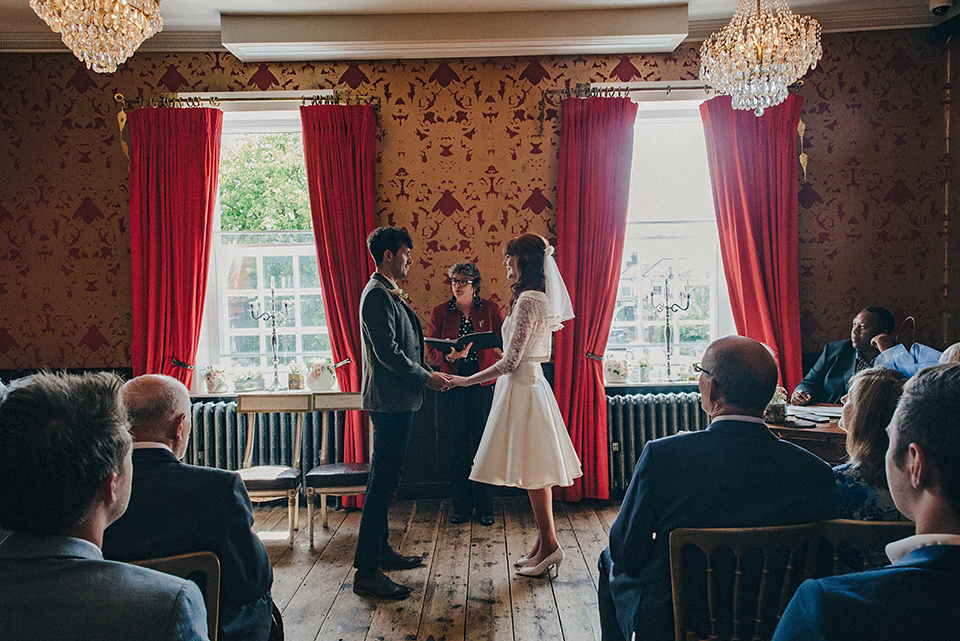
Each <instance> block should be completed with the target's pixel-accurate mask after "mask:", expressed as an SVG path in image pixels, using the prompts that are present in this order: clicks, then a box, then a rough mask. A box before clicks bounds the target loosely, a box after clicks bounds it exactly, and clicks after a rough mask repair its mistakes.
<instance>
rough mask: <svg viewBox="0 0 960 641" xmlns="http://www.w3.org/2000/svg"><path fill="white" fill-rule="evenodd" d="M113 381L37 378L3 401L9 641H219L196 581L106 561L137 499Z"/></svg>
mask: <svg viewBox="0 0 960 641" xmlns="http://www.w3.org/2000/svg"><path fill="white" fill-rule="evenodd" d="M120 385H121V381H120V379H119V378H117V377H116V376H114V375H113V374H89V375H86V376H70V375H54V374H47V373H44V374H37V375H35V376H29V377H27V378H22V379H19V380H17V381H14V382H13V384H11V385H10V386H9V387H7V388H6V389H4V390H2V391H0V528H2V529H4V530H6V531H8V532H12V534H10V536H9V537H8V538H7V539H6V540H5V541H3V543H2V544H0V640H2V641H14V640H17V641H20V640H22V639H30V641H45V640H48V639H49V640H51V641H52V640H54V639H56V640H60V639H84V640H87V641H100V640H102V641H107V640H113V639H137V640H138V641H173V640H178V641H191V640H197V639H206V638H207V616H206V611H205V609H204V605H203V597H202V596H201V595H200V590H199V589H198V588H197V586H196V585H195V584H194V583H192V582H191V581H186V580H184V579H179V578H177V577H173V576H170V575H167V574H162V573H160V572H155V571H153V570H148V569H146V568H141V567H137V566H133V565H128V564H126V563H117V562H116V561H104V560H103V555H102V554H101V552H100V547H101V543H102V539H103V531H104V529H105V528H106V527H107V526H108V525H110V524H111V523H112V522H114V521H115V520H116V519H117V518H119V517H120V515H121V514H123V511H124V509H125V508H126V507H127V501H128V499H129V497H130V479H131V477H132V475H133V469H132V466H131V462H130V434H129V433H128V432H127V427H128V425H127V414H126V411H125V410H124V408H123V404H122V402H121V399H120Z"/></svg>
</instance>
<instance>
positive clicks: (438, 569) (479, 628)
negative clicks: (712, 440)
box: [254, 497, 617, 641]
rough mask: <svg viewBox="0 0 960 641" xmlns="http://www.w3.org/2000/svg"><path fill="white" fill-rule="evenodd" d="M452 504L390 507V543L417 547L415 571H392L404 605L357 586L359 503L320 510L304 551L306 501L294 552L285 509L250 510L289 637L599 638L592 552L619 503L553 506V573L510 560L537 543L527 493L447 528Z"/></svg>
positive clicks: (387, 640)
mask: <svg viewBox="0 0 960 641" xmlns="http://www.w3.org/2000/svg"><path fill="white" fill-rule="evenodd" d="M450 514H451V507H450V502H449V501H448V500H437V499H430V500H418V501H397V502H395V503H394V504H393V505H391V507H390V517H389V526H390V543H391V545H393V546H394V547H395V548H396V549H397V550H399V551H400V552H401V553H402V554H423V555H424V557H425V558H424V564H423V565H422V566H421V567H419V568H414V569H412V570H405V571H394V572H390V576H391V578H393V579H394V580H395V581H398V582H401V583H404V584H405V585H407V586H409V587H410V589H411V595H410V597H409V598H407V599H405V600H403V601H377V600H375V599H370V598H361V597H359V596H357V595H356V594H354V593H353V553H354V550H355V548H356V544H357V531H358V529H359V527H360V511H359V510H355V509H353V510H334V511H331V512H330V513H329V520H330V527H329V528H326V529H324V528H322V527H320V523H319V520H320V514H319V510H317V511H316V513H315V515H314V518H315V519H316V522H315V533H314V540H315V547H314V549H312V550H311V549H310V542H309V531H308V524H307V518H306V508H305V507H302V508H301V512H300V529H299V530H298V531H297V533H296V536H295V537H294V547H293V548H289V547H287V545H286V534H287V530H286V528H287V509H286V505H285V504H284V505H281V504H280V503H274V504H264V505H259V506H256V507H254V530H255V531H256V532H257V533H258V534H259V535H260V536H261V538H262V540H263V541H264V544H265V545H266V547H267V552H268V555H269V556H270V561H271V563H272V564H273V568H274V585H273V597H274V601H275V602H276V603H277V605H278V607H280V609H281V610H282V612H283V620H284V630H285V633H286V638H287V639H288V640H290V641H379V640H383V641H536V640H540V639H542V640H547V639H549V640H555V639H562V640H563V641H597V640H599V639H600V625H599V616H598V614H597V593H596V582H597V569H596V563H597V557H598V555H599V554H600V552H601V551H602V550H603V548H604V547H606V544H607V536H608V532H609V528H610V525H611V524H612V523H613V520H614V519H615V518H616V515H617V506H616V505H615V504H608V503H603V502H599V501H594V502H589V501H585V502H583V503H559V502H558V503H556V504H555V505H554V514H555V516H556V522H557V538H558V540H559V541H560V544H561V545H562V546H563V549H564V552H565V559H564V562H563V564H562V565H561V567H560V571H559V575H558V576H557V577H556V578H548V577H546V576H543V577H539V578H528V577H522V576H518V575H517V574H516V573H515V571H514V568H513V560H514V559H515V558H517V557H518V556H521V555H523V554H525V553H526V552H527V550H528V549H529V547H530V545H531V544H532V542H533V541H534V539H535V538H536V523H535V522H534V519H533V513H532V512H531V511H530V504H529V502H528V501H527V499H526V497H509V498H498V499H496V500H495V502H494V515H495V517H496V521H495V523H494V524H493V525H492V526H489V527H484V526H482V525H480V524H479V523H476V522H467V523H463V524H460V525H454V524H452V523H450Z"/></svg>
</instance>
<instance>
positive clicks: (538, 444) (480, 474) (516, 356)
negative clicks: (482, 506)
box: [470, 291, 583, 489]
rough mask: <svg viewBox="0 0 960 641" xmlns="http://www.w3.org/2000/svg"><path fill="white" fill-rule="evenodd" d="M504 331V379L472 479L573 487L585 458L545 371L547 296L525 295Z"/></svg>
mask: <svg viewBox="0 0 960 641" xmlns="http://www.w3.org/2000/svg"><path fill="white" fill-rule="evenodd" d="M502 332H503V344H504V352H503V356H502V357H501V358H500V360H499V361H497V363H496V365H495V367H496V368H497V369H498V370H499V371H500V377H499V378H498V379H497V384H496V387H495V389H494V393H493V406H492V408H491V409H490V415H489V416H488V418H487V424H486V427H485V428H484V431H483V436H482V437H481V439H480V447H479V448H478V449H477V454H476V456H475V457H474V459H473V469H472V470H471V472H470V480H472V481H480V482H483V483H490V484H492V485H509V486H513V487H521V488H524V489H537V488H543V487H550V486H553V485H561V486H568V485H572V484H573V479H575V478H577V477H579V476H582V475H583V472H582V471H581V469H580V459H578V458H577V453H576V452H575V451H574V449H573V443H572V442H571V441H570V435H569V434H568V433H567V428H566V426H565V425H564V423H563V417H562V416H561V415H560V408H559V407H558V406H557V399H556V398H555V397H554V395H553V390H551V389H550V385H549V384H548V383H547V380H546V379H545V378H544V376H543V370H542V368H541V367H540V363H542V362H543V361H546V360H548V359H549V358H550V347H551V336H552V328H551V321H550V319H548V316H547V306H546V295H545V294H544V293H543V292H537V291H525V292H523V293H521V294H520V296H519V297H518V298H517V301H516V304H515V305H514V308H513V311H512V312H511V313H510V315H509V316H507V318H506V319H505V320H504V321H503V328H502Z"/></svg>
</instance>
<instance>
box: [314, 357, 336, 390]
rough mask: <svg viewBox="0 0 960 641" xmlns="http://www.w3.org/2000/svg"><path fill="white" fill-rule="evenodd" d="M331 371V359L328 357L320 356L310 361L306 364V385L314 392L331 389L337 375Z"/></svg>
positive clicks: (332, 367) (332, 369) (332, 368)
mask: <svg viewBox="0 0 960 641" xmlns="http://www.w3.org/2000/svg"><path fill="white" fill-rule="evenodd" d="M333 372H334V366H333V360H331V359H329V358H326V357H322V358H317V359H314V360H312V361H310V363H308V365H307V387H309V388H310V389H312V390H313V391H315V392H326V391H329V390H331V389H333V387H334V385H336V384H337V377H336V376H334V373H333Z"/></svg>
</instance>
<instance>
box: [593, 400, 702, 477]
mask: <svg viewBox="0 0 960 641" xmlns="http://www.w3.org/2000/svg"><path fill="white" fill-rule="evenodd" d="M709 423H710V417H709V416H707V413H706V412H704V411H703V409H702V408H701V407H700V394H699V393H697V392H692V393H683V394H636V395H632V396H608V397H607V438H608V439H609V441H610V443H609V445H610V447H609V448H608V451H609V456H610V494H611V495H612V496H619V495H622V494H623V493H624V492H626V491H627V486H628V485H630V479H631V477H632V476H633V468H634V467H635V466H636V465H637V461H638V460H639V459H640V453H641V452H643V446H644V445H646V444H647V441H652V440H653V439H657V438H663V437H664V436H670V435H672V434H676V433H678V432H694V431H696V430H702V429H704V428H706V427H707V425H709Z"/></svg>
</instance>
